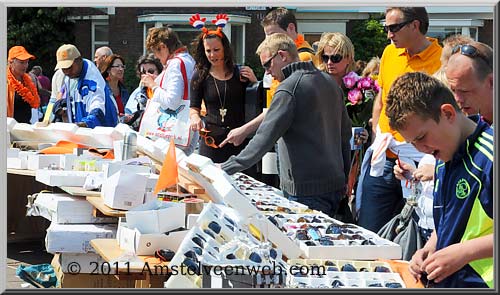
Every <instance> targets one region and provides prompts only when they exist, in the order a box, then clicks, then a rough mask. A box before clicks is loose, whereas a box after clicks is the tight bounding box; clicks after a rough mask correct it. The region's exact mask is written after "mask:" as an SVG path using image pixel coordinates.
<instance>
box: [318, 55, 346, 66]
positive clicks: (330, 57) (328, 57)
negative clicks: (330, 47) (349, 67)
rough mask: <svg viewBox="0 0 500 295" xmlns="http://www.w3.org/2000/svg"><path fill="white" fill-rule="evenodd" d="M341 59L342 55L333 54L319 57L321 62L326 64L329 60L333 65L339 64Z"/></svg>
mask: <svg viewBox="0 0 500 295" xmlns="http://www.w3.org/2000/svg"><path fill="white" fill-rule="evenodd" d="M342 59H343V57H342V55H340V54H334V55H326V54H323V55H321V60H323V62H324V63H325V64H326V63H328V61H329V60H331V61H332V62H333V63H334V64H336V63H339V62H340V61H341V60H342Z"/></svg>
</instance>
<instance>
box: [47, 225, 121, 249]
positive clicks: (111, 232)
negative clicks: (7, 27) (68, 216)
mask: <svg viewBox="0 0 500 295" xmlns="http://www.w3.org/2000/svg"><path fill="white" fill-rule="evenodd" d="M115 237H116V224H57V223H55V222H52V223H51V224H50V226H49V228H48V229H47V235H46V236H45V248H46V250H47V252H49V253H56V252H61V253H87V252H93V253H95V250H94V248H93V247H92V246H91V245H90V241H91V240H93V239H114V238H115Z"/></svg>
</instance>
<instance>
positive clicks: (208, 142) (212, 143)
mask: <svg viewBox="0 0 500 295" xmlns="http://www.w3.org/2000/svg"><path fill="white" fill-rule="evenodd" d="M210 132H211V131H210V130H207V129H205V128H201V129H200V131H199V133H200V136H201V138H203V139H204V140H205V144H206V145H207V146H209V147H211V148H214V149H218V148H219V146H218V145H216V144H215V139H214V138H213V137H212V136H210V135H208V133H210Z"/></svg>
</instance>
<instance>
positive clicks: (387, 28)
mask: <svg viewBox="0 0 500 295" xmlns="http://www.w3.org/2000/svg"><path fill="white" fill-rule="evenodd" d="M412 21H414V19H412V20H407V21H405V22H402V23H399V24H392V25H388V26H385V25H384V27H383V28H384V32H385V33H386V34H387V33H388V32H391V33H397V32H399V31H400V30H401V29H402V28H403V27H404V26H406V25H407V24H409V23H411V22H412Z"/></svg>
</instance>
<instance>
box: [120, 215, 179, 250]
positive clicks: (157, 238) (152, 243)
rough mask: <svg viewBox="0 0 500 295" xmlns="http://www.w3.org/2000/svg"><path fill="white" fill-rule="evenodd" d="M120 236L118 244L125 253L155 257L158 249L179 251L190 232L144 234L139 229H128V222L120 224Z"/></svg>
mask: <svg viewBox="0 0 500 295" xmlns="http://www.w3.org/2000/svg"><path fill="white" fill-rule="evenodd" d="M119 231H120V236H119V240H118V244H119V245H120V248H121V249H122V250H125V251H131V252H134V253H135V254H136V255H154V253H155V251H156V250H158V249H170V250H172V251H174V252H175V251H177V250H178V249H179V245H180V244H181V243H182V240H183V239H184V237H185V236H186V234H187V232H188V230H181V231H175V232H170V233H168V234H164V233H154V234H144V233H141V232H140V231H139V230H138V229H137V228H134V229H131V228H129V227H127V223H126V222H120V229H119Z"/></svg>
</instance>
